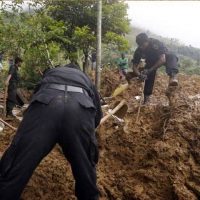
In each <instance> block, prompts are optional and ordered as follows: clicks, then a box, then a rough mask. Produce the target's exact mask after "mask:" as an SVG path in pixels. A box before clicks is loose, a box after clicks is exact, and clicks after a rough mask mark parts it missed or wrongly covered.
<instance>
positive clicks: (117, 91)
mask: <svg viewBox="0 0 200 200" xmlns="http://www.w3.org/2000/svg"><path fill="white" fill-rule="evenodd" d="M131 79H137V76H136V75H135V73H134V72H128V73H127V74H126V80H127V82H128V83H125V84H120V85H119V86H118V87H117V88H116V89H115V90H114V92H113V94H112V97H116V96H118V95H120V94H121V93H122V92H124V91H125V90H127V89H128V85H129V83H130V80H131Z"/></svg>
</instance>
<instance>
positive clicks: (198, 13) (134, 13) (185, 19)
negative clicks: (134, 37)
mask: <svg viewBox="0 0 200 200" xmlns="http://www.w3.org/2000/svg"><path fill="white" fill-rule="evenodd" d="M127 2H128V5H129V11H128V14H129V18H130V19H131V24H133V25H135V26H139V27H141V28H145V29H146V30H150V31H152V32H154V33H156V34H159V35H161V36H167V37H170V38H177V39H179V40H180V41H181V42H183V43H185V44H187V45H192V46H194V47H199V48H200V1H127Z"/></svg>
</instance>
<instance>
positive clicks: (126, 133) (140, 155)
mask: <svg viewBox="0 0 200 200" xmlns="http://www.w3.org/2000/svg"><path fill="white" fill-rule="evenodd" d="M167 79H168V78H167V76H164V75H160V76H158V77H157V81H156V83H155V90H154V96H153V97H152V100H151V104H150V105H148V106H142V107H141V113H140V116H139V120H138V123H136V122H135V121H136V115H137V110H138V106H139V102H138V101H137V100H136V99H135V96H137V95H140V94H141V90H140V87H141V83H139V82H137V81H132V84H131V86H130V87H129V89H128V90H127V91H125V92H124V94H122V95H120V96H119V97H118V98H115V99H114V100H113V101H112V102H111V104H114V103H115V102H116V101H117V100H119V99H122V98H124V99H126V100H127V104H128V106H129V110H128V113H127V115H126V117H125V123H124V124H123V125H120V124H117V123H116V122H115V121H114V120H113V119H112V118H111V119H110V120H108V121H107V122H106V123H105V124H104V125H103V126H101V127H100V129H99V131H98V135H99V146H100V147H99V148H100V161H99V164H98V185H99V189H100V192H101V197H102V199H105V200H151V199H155V200H197V199H200V153H199V152H200V112H199V109H200V99H199V98H198V96H196V97H192V96H195V95H196V94H198V92H199V91H200V76H186V75H180V85H181V86H180V87H179V88H177V89H176V91H172V92H171V93H170V95H169V96H168V98H169V99H168V98H167V97H166V95H165V90H166V88H167V82H168V80H167ZM102 82H103V90H102V94H103V96H110V94H111V93H112V91H113V90H114V88H115V87H116V86H117V85H118V83H119V82H118V75H117V73H113V72H109V71H106V72H103V78H102ZM169 100H170V102H169ZM13 123H14V124H13V125H16V123H15V122H13ZM12 134H13V132H12V131H10V130H9V129H7V128H6V129H5V131H4V134H3V135H1V136H0V151H4V150H5V148H6V147H7V146H8V144H9V142H10V140H11V138H12V137H11V136H12ZM22 199H24V200H32V199H34V200H39V199H41V200H47V199H48V200H54V199H60V200H73V199H75V197H74V180H73V177H72V174H71V170H70V166H69V164H68V163H67V161H66V160H65V159H64V157H63V155H62V153H61V152H60V150H59V148H57V147H56V148H55V149H54V150H53V151H52V152H51V153H50V154H49V155H48V156H47V157H46V158H45V159H44V160H43V161H42V162H41V164H40V166H39V167H38V168H37V170H36V171H35V173H34V175H33V177H32V178H31V180H30V182H29V183H28V185H27V187H26V189H25V191H24V193H23V195H22Z"/></svg>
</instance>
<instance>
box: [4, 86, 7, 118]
mask: <svg viewBox="0 0 200 200" xmlns="http://www.w3.org/2000/svg"><path fill="white" fill-rule="evenodd" d="M7 95H8V86H7V85H6V86H5V90H4V99H3V115H4V117H5V116H6V100H7Z"/></svg>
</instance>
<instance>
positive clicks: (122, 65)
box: [117, 53, 128, 79]
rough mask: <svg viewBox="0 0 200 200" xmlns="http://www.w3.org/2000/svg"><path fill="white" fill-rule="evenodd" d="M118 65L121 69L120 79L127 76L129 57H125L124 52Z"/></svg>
mask: <svg viewBox="0 0 200 200" xmlns="http://www.w3.org/2000/svg"><path fill="white" fill-rule="evenodd" d="M117 65H118V69H119V74H120V79H122V78H123V77H126V74H127V72H128V58H126V57H125V54H124V53H122V54H121V57H120V58H119V59H118V62H117Z"/></svg>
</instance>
